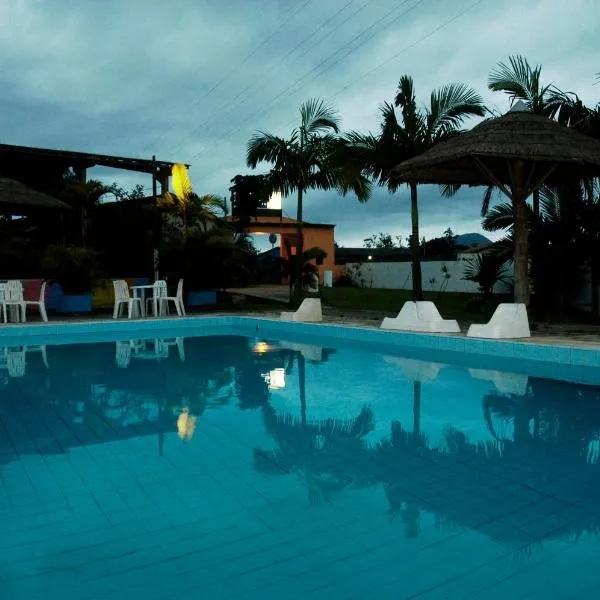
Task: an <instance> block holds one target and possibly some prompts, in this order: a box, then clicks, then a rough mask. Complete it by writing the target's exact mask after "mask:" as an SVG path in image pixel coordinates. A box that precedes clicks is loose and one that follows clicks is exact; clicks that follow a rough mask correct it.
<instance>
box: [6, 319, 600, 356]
mask: <svg viewBox="0 0 600 600" xmlns="http://www.w3.org/2000/svg"><path fill="white" fill-rule="evenodd" d="M184 323H185V325H184ZM261 324H263V326H264V328H265V329H267V330H269V329H270V330H272V331H287V332H290V333H292V332H295V333H300V334H304V335H306V334H313V335H314V334H317V337H320V338H322V337H330V338H333V339H336V340H340V339H341V340H343V339H348V340H352V341H359V342H360V341H364V342H370V343H385V344H389V345H391V346H403V347H407V346H408V347H416V348H420V349H431V350H446V351H454V352H461V353H468V354H475V355H482V354H483V355H488V356H489V355H493V356H497V357H498V358H513V359H522V360H533V361H537V362H554V363H560V364H563V365H570V366H576V367H578V366H582V367H600V348H595V347H586V346H577V345H567V344H564V345H563V344H561V345H553V344H540V343H536V342H529V341H527V342H523V341H518V340H506V339H501V340H500V339H484V338H469V337H466V336H458V335H449V334H436V333H417V332H409V331H391V330H383V329H377V328H374V327H366V326H362V327H361V326H358V325H350V324H349V325H345V324H341V323H323V322H319V323H305V322H289V321H280V320H278V319H276V318H270V317H260V316H250V315H199V316H189V317H186V318H185V319H181V318H179V317H172V318H164V319H144V320H124V319H118V320H112V319H106V320H104V319H102V320H94V321H78V322H61V323H56V322H53V323H32V324H18V325H9V326H5V327H0V344H1V343H2V340H3V339H9V340H12V339H15V338H19V340H20V341H21V342H24V341H25V339H26V338H28V337H31V338H36V337H37V338H39V337H54V336H59V335H61V334H67V333H68V334H71V335H72V334H78V333H79V334H81V335H84V334H91V333H102V332H106V333H112V334H116V333H124V334H125V333H129V332H133V331H152V330H157V331H166V330H170V329H179V328H181V326H182V325H183V326H185V327H187V326H189V327H193V328H196V327H197V326H199V325H200V326H203V328H205V329H206V328H213V327H214V328H218V327H223V326H229V327H232V328H233V329H236V328H238V327H240V328H242V329H247V328H248V327H249V326H252V325H256V326H257V329H259V330H260V325H261ZM83 341H85V340H83ZM20 345H26V344H20Z"/></svg>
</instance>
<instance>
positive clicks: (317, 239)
mask: <svg viewBox="0 0 600 600" xmlns="http://www.w3.org/2000/svg"><path fill="white" fill-rule="evenodd" d="M247 231H248V233H267V234H269V233H276V234H279V235H281V237H282V243H281V257H282V258H288V255H287V248H286V244H285V243H283V239H284V238H288V239H289V240H290V245H291V247H292V253H294V252H295V247H296V231H295V229H293V228H285V229H283V228H282V227H279V226H277V225H276V224H274V225H271V224H266V223H257V224H252V225H250V226H249V227H248V228H247ZM315 246H316V247H318V248H321V249H322V250H325V252H326V253H327V256H326V257H325V259H324V260H323V264H322V265H316V266H317V269H318V271H319V281H320V282H321V283H323V272H324V271H333V270H334V267H335V244H334V229H333V227H327V228H325V227H310V226H308V225H307V226H305V227H304V250H308V249H310V248H313V247H315ZM313 262H314V261H313Z"/></svg>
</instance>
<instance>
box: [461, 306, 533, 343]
mask: <svg viewBox="0 0 600 600" xmlns="http://www.w3.org/2000/svg"><path fill="white" fill-rule="evenodd" d="M467 337H480V338H495V339H500V338H528V337H531V332H530V330H529V319H528V318H527V307H526V306H525V304H518V303H514V304H513V303H510V302H502V303H500V304H498V307H497V308H496V310H495V311H494V314H493V315H492V318H491V319H490V320H489V321H488V322H487V323H485V324H483V325H480V324H474V325H471V327H469V331H467Z"/></svg>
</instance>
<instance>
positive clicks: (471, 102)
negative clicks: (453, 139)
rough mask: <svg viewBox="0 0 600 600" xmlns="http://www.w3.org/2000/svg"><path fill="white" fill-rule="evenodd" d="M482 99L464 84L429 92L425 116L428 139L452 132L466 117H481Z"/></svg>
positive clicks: (451, 85)
mask: <svg viewBox="0 0 600 600" xmlns="http://www.w3.org/2000/svg"><path fill="white" fill-rule="evenodd" d="M484 115H485V105H484V103H483V98H482V97H481V96H480V95H479V94H478V93H477V92H476V91H475V90H474V89H472V88H471V87H469V86H468V85H466V84H464V83H450V84H448V85H445V86H443V87H442V88H440V89H438V90H434V91H433V92H431V99H430V107H429V111H428V115H427V122H428V123H427V124H428V128H427V129H428V134H429V138H430V139H432V140H434V139H435V138H436V137H438V136H439V135H440V134H444V133H446V132H448V131H454V130H456V129H458V127H459V126H460V125H461V124H462V123H463V121H464V120H465V119H466V118H467V117H483V116H484Z"/></svg>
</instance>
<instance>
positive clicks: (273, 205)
mask: <svg viewBox="0 0 600 600" xmlns="http://www.w3.org/2000/svg"><path fill="white" fill-rule="evenodd" d="M281 199H282V196H281V192H273V193H272V194H271V197H270V198H269V200H268V201H267V208H268V209H271V210H281Z"/></svg>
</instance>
